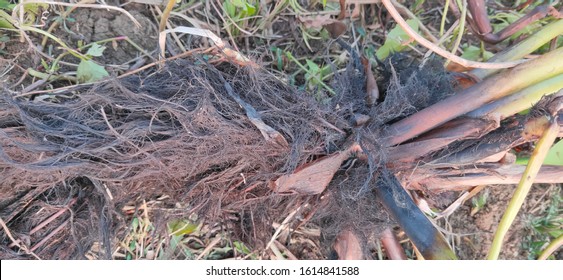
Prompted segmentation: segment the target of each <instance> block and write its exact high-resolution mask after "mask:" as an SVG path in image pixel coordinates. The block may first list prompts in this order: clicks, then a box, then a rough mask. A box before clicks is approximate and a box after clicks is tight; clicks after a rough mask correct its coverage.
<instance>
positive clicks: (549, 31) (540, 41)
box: [471, 19, 563, 79]
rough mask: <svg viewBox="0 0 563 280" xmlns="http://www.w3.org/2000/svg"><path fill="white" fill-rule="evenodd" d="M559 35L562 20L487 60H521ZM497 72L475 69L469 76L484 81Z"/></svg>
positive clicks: (562, 23) (561, 28)
mask: <svg viewBox="0 0 563 280" xmlns="http://www.w3.org/2000/svg"><path fill="white" fill-rule="evenodd" d="M561 34H563V19H559V20H557V21H555V22H552V23H550V24H548V25H546V26H544V27H542V29H540V30H539V31H538V32H536V33H535V34H534V35H531V36H530V37H528V38H526V39H525V40H523V41H522V42H520V43H518V44H516V45H514V46H513V47H511V48H509V49H507V50H505V51H502V52H500V53H497V54H496V55H495V56H493V57H492V58H491V59H489V61H488V62H504V61H514V60H518V59H521V58H523V57H524V56H525V55H527V54H530V53H532V52H533V51H535V50H537V49H539V48H540V47H541V46H543V45H545V44H547V43H548V42H549V41H551V40H552V39H553V38H556V37H557V36H559V35H561ZM498 71H500V69H475V70H472V71H471V74H472V75H475V76H476V77H478V78H480V79H484V78H486V77H489V76H491V75H492V74H494V73H497V72H498Z"/></svg>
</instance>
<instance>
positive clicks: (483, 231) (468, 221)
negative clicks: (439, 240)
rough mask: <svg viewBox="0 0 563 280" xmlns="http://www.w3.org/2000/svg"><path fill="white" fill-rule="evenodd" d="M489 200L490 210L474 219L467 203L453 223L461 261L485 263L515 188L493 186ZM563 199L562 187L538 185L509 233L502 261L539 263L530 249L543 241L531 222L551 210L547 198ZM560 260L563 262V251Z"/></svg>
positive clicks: (453, 217)
mask: <svg viewBox="0 0 563 280" xmlns="http://www.w3.org/2000/svg"><path fill="white" fill-rule="evenodd" d="M487 189H488V190H489V199H488V201H487V204H486V206H485V207H484V208H483V209H482V210H480V211H479V212H477V213H476V214H475V215H473V216H471V215H470V212H471V203H469V202H467V203H465V205H463V206H462V207H461V208H460V209H458V210H457V211H456V212H455V213H454V214H453V215H452V216H451V217H450V218H449V219H448V222H449V223H450V224H451V227H452V229H453V231H454V232H455V233H456V234H459V236H457V237H456V241H457V245H458V246H459V248H458V253H459V257H460V258H461V259H469V260H473V259H475V260H480V259H485V258H486V256H487V253H488V250H489V247H490V244H491V243H492V239H493V235H494V231H495V230H496V227H497V226H498V223H499V221H500V219H501V218H502V214H503V213H504V210H505V209H506V206H507V205H508V202H509V201H510V198H511V197H512V193H513V192H514V189H515V186H511V185H506V186H500V185H499V186H489V187H487ZM553 196H561V187H560V186H557V185H535V186H534V187H533V188H532V190H531V191H530V193H529V194H528V197H527V199H526V202H525V204H524V206H523V207H522V210H521V211H520V212H519V213H518V216H517V218H516V221H515V222H514V223H513V224H512V227H511V229H510V230H509V232H508V234H507V236H506V239H505V245H504V247H503V250H502V251H501V254H500V257H499V258H500V259H506V260H522V259H535V258H537V255H534V254H533V253H532V252H531V251H530V250H529V249H528V248H526V245H527V244H528V243H529V242H531V241H532V240H533V239H536V241H539V240H541V238H538V237H537V236H534V233H533V230H532V228H531V224H530V223H531V221H532V219H534V218H535V217H541V215H542V214H543V213H545V211H546V210H547V207H549V205H548V203H549V200H546V197H547V198H549V197H553ZM556 258H557V259H561V250H560V251H559V255H557V256H556Z"/></svg>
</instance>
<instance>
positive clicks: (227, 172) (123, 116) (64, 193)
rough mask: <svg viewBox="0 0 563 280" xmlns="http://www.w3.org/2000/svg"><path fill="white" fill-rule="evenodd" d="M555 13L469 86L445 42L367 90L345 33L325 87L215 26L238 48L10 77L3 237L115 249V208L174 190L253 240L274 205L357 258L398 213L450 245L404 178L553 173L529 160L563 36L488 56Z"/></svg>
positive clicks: (538, 156) (454, 183) (74, 253)
mask: <svg viewBox="0 0 563 280" xmlns="http://www.w3.org/2000/svg"><path fill="white" fill-rule="evenodd" d="M383 3H384V4H385V5H386V7H387V8H388V10H389V11H390V12H391V14H392V15H393V13H392V10H393V7H392V6H388V5H392V4H390V3H391V2H390V1H383ZM397 15H398V14H395V15H394V17H395V16H397ZM399 17H400V16H399ZM401 20H402V19H401V18H397V21H398V22H399V23H400V21H401ZM403 21H404V20H403ZM405 24H406V23H405ZM562 24H563V20H557V21H554V22H553V23H551V24H550V25H548V26H546V27H544V28H543V29H542V30H540V31H538V32H537V33H536V34H535V35H532V36H531V37H530V38H528V39H526V40H524V41H522V42H520V43H519V44H516V45H515V46H513V47H512V48H510V49H508V50H506V51H505V52H503V53H500V54H497V55H496V56H495V57H493V58H492V59H491V61H492V62H488V64H487V63H481V64H483V65H485V67H486V65H488V66H490V67H489V68H494V70H491V69H486V70H474V71H473V73H472V75H471V78H473V80H474V81H477V82H476V83H475V84H473V85H471V86H469V87H466V88H460V87H459V86H458V83H457V82H456V80H455V77H454V76H453V75H451V74H448V73H447V72H445V71H444V69H443V67H442V61H440V60H438V59H428V60H425V61H422V63H420V62H418V61H415V60H414V59H412V58H409V57H405V56H402V55H396V56H390V57H389V58H388V59H386V60H385V61H384V62H382V63H381V65H380V66H379V67H380V70H381V73H383V74H384V75H385V76H386V77H385V79H383V80H382V81H381V86H382V88H384V89H385V95H384V96H383V97H380V98H377V97H376V98H375V99H379V100H378V101H379V102H378V103H377V102H375V101H374V99H373V96H372V95H370V94H368V92H369V91H370V89H369V86H367V84H368V83H369V81H370V80H373V77H370V75H372V74H371V70H368V69H369V67H366V65H369V63H367V62H366V61H365V58H364V57H362V56H361V55H359V54H357V53H355V52H354V51H353V49H352V48H351V47H350V46H349V45H347V43H345V42H344V41H343V40H339V39H337V42H338V43H339V44H340V45H341V46H342V48H343V49H345V50H347V51H348V52H349V56H350V57H351V59H350V63H349V66H348V68H347V71H345V72H341V73H336V74H335V81H337V82H336V83H335V85H334V93H335V95H334V96H332V95H331V96H325V98H324V99H323V100H327V101H326V102H325V103H319V102H317V100H316V99H315V97H313V96H311V95H308V94H306V93H303V92H298V91H297V90H296V89H295V88H293V87H291V86H288V85H286V84H285V83H284V82H282V81H280V80H278V79H277V78H276V77H274V76H273V75H271V74H269V73H267V72H266V71H263V70H261V69H259V68H258V67H257V66H256V65H255V64H251V65H249V64H250V62H249V61H248V59H247V58H246V57H244V56H242V55H241V54H240V53H238V52H236V51H234V50H232V49H230V48H228V47H225V45H224V44H222V43H221V42H220V40H218V38H216V36H215V37H213V36H211V35H209V34H210V32H208V31H206V32H203V33H205V34H207V35H206V36H208V37H210V38H212V39H213V41H214V42H215V43H216V44H217V45H218V47H217V49H216V51H215V52H214V53H215V54H216V55H218V56H220V57H221V56H222V57H223V58H228V59H229V61H231V62H233V63H230V62H226V63H216V64H213V63H210V62H209V61H208V60H206V59H205V58H199V57H197V56H196V57H194V58H192V59H189V60H171V61H168V62H167V63H161V64H160V66H161V68H156V67H153V68H148V67H147V68H146V69H144V70H143V71H138V74H136V75H128V76H125V77H123V78H121V79H114V80H110V81H105V82H102V83H96V84H93V85H81V86H75V87H71V88H68V89H66V90H60V91H57V92H56V93H55V92H50V93H47V94H45V92H35V93H34V92H27V93H23V94H22V93H18V92H13V91H10V90H8V89H3V94H2V95H1V97H0V170H1V173H2V176H3V183H2V184H1V185H0V197H1V200H0V217H1V220H0V222H1V223H2V227H3V230H4V234H3V235H2V236H1V238H2V239H1V240H2V243H1V245H0V254H1V255H2V257H3V258H7V257H10V258H28V257H38V258H39V257H40V258H54V257H55V256H56V257H57V258H82V257H84V256H85V254H86V253H87V252H88V251H89V250H91V248H92V246H93V244H97V246H98V247H99V248H101V249H100V250H99V251H98V252H97V254H98V257H99V258H112V252H113V249H112V248H113V246H114V243H115V240H114V239H115V238H116V236H118V235H120V234H121V235H123V228H124V227H125V221H124V218H123V214H122V209H124V207H125V206H126V205H128V204H129V203H130V202H131V201H137V202H139V201H143V200H149V199H155V200H158V199H160V198H163V197H168V198H170V201H169V202H167V203H168V204H169V205H168V207H169V208H171V209H174V208H175V206H174V204H175V203H179V202H181V203H182V207H181V209H180V210H183V214H185V212H189V213H198V214H199V216H200V217H204V219H206V221H207V222H210V223H211V222H215V221H220V220H223V219H233V217H234V219H236V220H237V221H239V223H238V226H237V227H235V228H229V230H231V231H233V232H234V234H236V235H238V236H239V237H240V238H241V239H243V240H245V241H247V242H249V243H251V244H253V245H255V246H256V247H262V248H267V247H269V246H272V244H273V241H274V239H275V238H272V236H271V234H270V227H271V225H272V223H274V219H275V217H278V218H279V217H288V218H287V219H286V220H288V221H289V220H291V222H292V223H293V224H292V225H291V226H292V227H293V229H298V228H299V226H301V225H304V224H305V223H307V222H311V221H313V222H315V223H318V224H320V225H321V226H322V227H323V233H324V236H325V239H327V240H329V241H330V242H331V243H332V242H334V244H333V245H332V249H333V250H334V251H336V253H337V254H338V256H339V257H340V258H361V257H362V255H363V253H364V252H363V251H362V250H365V248H364V247H362V246H361V243H362V242H365V241H366V240H368V239H372V238H376V237H379V235H383V236H389V235H388V232H389V227H390V226H391V225H393V224H395V223H398V224H399V225H400V226H401V227H402V229H403V230H404V231H405V232H406V233H407V235H408V236H409V238H410V240H411V241H412V242H413V244H414V245H415V246H416V248H417V250H418V251H419V252H420V253H421V255H422V256H423V257H424V258H430V259H454V258H456V256H455V254H454V252H453V251H452V250H451V249H450V248H449V246H448V243H447V242H446V240H445V239H444V237H443V236H442V233H440V230H439V229H438V228H437V227H435V226H434V225H433V224H432V222H431V220H430V219H429V218H428V216H432V217H440V216H444V215H447V214H448V213H446V211H444V212H433V211H432V210H430V209H425V210H427V211H426V213H424V212H423V211H422V210H421V207H420V205H421V203H418V204H417V203H416V202H421V201H423V200H424V198H423V197H421V196H419V195H417V192H409V191H408V190H418V191H423V192H426V193H427V194H429V195H431V194H435V193H440V192H447V191H454V190H455V191H460V190H461V191H467V190H472V189H473V186H476V185H481V184H515V183H518V182H519V181H520V182H521V183H520V185H521V187H520V188H519V190H518V191H517V193H518V196H517V198H515V200H516V202H517V203H521V200H522V199H523V197H525V193H526V188H528V187H529V185H530V184H531V183H532V182H544V183H561V174H562V173H563V169H562V168H561V166H543V167H541V168H540V167H539V166H540V165H541V163H542V162H543V157H545V153H546V152H547V150H548V149H549V147H550V146H551V144H552V143H553V142H554V141H555V139H556V138H557V137H560V136H561V127H562V126H563V123H562V122H561V120H562V119H561V114H562V108H563V92H562V91H560V89H561V88H563V64H561V63H553V62H554V61H563V49H562V48H559V49H555V50H552V51H551V52H548V53H546V54H543V55H541V56H539V57H537V58H535V59H532V60H527V61H518V62H516V63H508V64H510V65H511V66H514V65H515V64H518V65H516V66H515V67H513V68H510V69H505V70H502V71H500V70H499V69H498V68H502V67H505V66H506V65H507V64H506V63H505V62H508V61H512V60H517V59H521V58H523V57H524V55H525V54H527V53H530V52H531V51H533V50H535V49H537V48H539V47H540V46H542V45H543V44H545V43H547V42H548V41H550V40H551V39H553V38H554V37H556V36H558V35H559V34H560V32H561V31H560V30H563V28H561V27H562ZM401 26H402V27H403V25H401ZM405 28H408V24H407V27H405ZM178 30H184V29H181V28H180V29H175V30H167V31H163V32H162V33H161V34H162V36H161V39H162V38H164V37H165V36H166V34H167V33H171V32H175V31H178ZM191 31H193V30H191ZM407 33H408V32H407ZM161 42H164V39H162V41H161ZM161 50H163V51H164V47H163V46H161ZM451 58H452V57H451V56H448V59H451ZM452 61H454V60H452ZM458 61H459V62H463V60H458ZM162 62H164V61H162ZM495 63H496V64H495ZM502 63H505V64H502ZM481 64H477V66H479V65H481ZM240 65H248V66H246V67H245V66H240ZM469 66H471V65H469ZM500 66H502V67H500ZM558 91H559V92H558ZM39 95H41V96H42V98H40V99H35V100H34V98H35V97H37V96H39ZM317 98H318V94H317ZM532 104H535V106H533V107H532V108H531V109H530V112H529V113H528V115H526V116H522V115H518V114H517V113H519V112H521V111H523V110H526V109H529V107H530V106H531V105H532ZM538 139H540V141H539V143H538V146H537V151H536V152H534V154H533V155H532V158H531V159H530V162H529V165H528V167H527V168H526V171H524V170H523V168H522V166H517V165H514V161H513V157H512V155H511V153H510V152H509V151H510V150H511V149H512V148H513V147H515V146H518V145H521V144H523V143H527V142H535V141H536V140H538ZM522 174H525V176H522ZM473 190H475V189H473ZM466 197H467V193H463V194H462V195H461V196H460V198H459V199H458V200H463V199H465V198H466ZM456 203H457V202H455V203H453V204H452V205H453V206H454V207H455V204H456ZM517 203H516V204H517ZM53 205H58V207H54V206H53ZM145 208H146V207H145ZM176 208H178V207H176ZM383 208H385V209H387V211H383V210H382V209H383ZM517 208H518V206H516V208H512V210H511V211H508V212H507V213H508V214H507V218H506V220H507V222H505V223H508V224H510V219H513V217H512V218H511V217H510V216H511V215H512V214H510V212H514V210H515V209H516V211H517ZM422 209H424V208H422ZM145 211H146V209H145ZM67 212H68V213H67ZM287 213H290V214H289V215H288V214H287ZM60 217H62V219H58V218H60ZM289 218H292V219H293V220H292V219H289ZM57 219H58V221H59V223H58V224H56V223H51V222H52V221H54V220H57ZM284 226H288V223H284ZM391 235H392V234H391ZM55 236H57V237H58V238H55ZM275 236H276V235H275ZM498 236H499V237H498V238H500V240H501V241H502V232H501V233H499V235H498ZM390 239H392V236H391V237H390ZM354 243H359V244H360V245H358V246H354ZM390 243H393V242H392V241H391V242H390ZM343 244H345V245H343ZM383 244H387V243H386V242H383ZM496 244H497V246H496V247H495V248H497V249H498V245H499V243H498V242H497V243H496ZM389 248H390V249H388V251H391V250H392V249H391V247H389ZM495 254H498V250H497V252H495V251H492V252H491V255H490V257H491V258H494V257H495V256H494V255H495Z"/></svg>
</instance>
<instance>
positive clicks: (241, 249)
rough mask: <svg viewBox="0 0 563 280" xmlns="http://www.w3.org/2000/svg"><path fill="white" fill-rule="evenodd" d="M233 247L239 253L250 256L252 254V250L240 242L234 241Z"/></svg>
mask: <svg viewBox="0 0 563 280" xmlns="http://www.w3.org/2000/svg"><path fill="white" fill-rule="evenodd" d="M233 245H234V247H235V250H237V251H238V252H239V253H242V254H245V255H248V254H250V249H248V247H246V245H244V243H242V242H239V241H234V242H233Z"/></svg>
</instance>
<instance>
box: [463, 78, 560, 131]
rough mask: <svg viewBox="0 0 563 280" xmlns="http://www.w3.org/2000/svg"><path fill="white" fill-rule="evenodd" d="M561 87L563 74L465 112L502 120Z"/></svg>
mask: <svg viewBox="0 0 563 280" xmlns="http://www.w3.org/2000/svg"><path fill="white" fill-rule="evenodd" d="M562 88H563V74H559V75H557V76H555V77H552V78H549V79H547V80H545V81H541V82H539V83H537V84H535V85H532V86H530V87H527V88H525V89H523V90H521V91H519V92H517V93H514V94H511V95H509V96H507V97H504V98H502V99H499V100H497V101H495V102H492V103H489V104H487V105H485V106H482V107H480V108H479V109H477V110H475V111H473V112H470V113H468V114H467V116H469V117H473V118H484V117H486V118H489V119H494V120H504V119H506V118H507V117H509V116H512V115H514V114H516V113H518V112H522V111H524V110H526V109H529V108H530V107H532V105H534V104H536V103H537V102H538V101H540V99H542V98H543V97H544V96H547V95H551V94H553V93H555V92H557V91H558V90H560V89H562Z"/></svg>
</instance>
